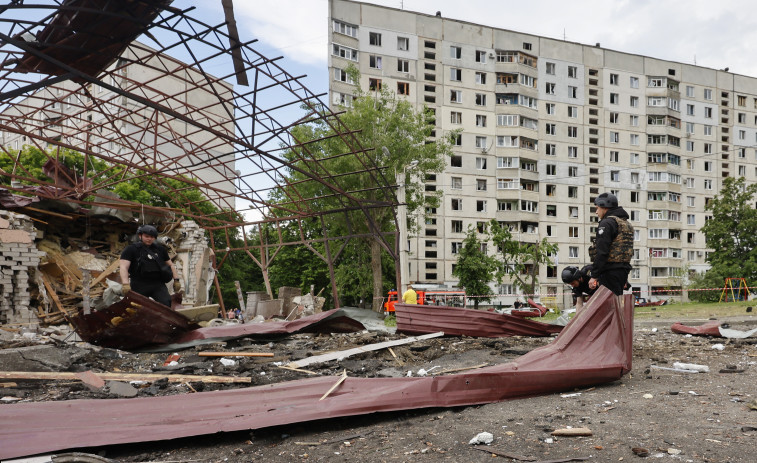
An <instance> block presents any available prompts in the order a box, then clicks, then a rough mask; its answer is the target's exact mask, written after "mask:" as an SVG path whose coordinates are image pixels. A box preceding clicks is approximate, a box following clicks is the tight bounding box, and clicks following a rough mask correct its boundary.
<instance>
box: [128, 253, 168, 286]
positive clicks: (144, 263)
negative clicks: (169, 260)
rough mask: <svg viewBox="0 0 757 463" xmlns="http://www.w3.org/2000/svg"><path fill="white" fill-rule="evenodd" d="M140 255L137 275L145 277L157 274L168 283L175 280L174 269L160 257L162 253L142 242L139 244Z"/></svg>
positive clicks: (153, 276) (152, 276)
mask: <svg viewBox="0 0 757 463" xmlns="http://www.w3.org/2000/svg"><path fill="white" fill-rule="evenodd" d="M137 249H138V251H139V257H138V258H137V262H136V264H137V275H139V276H141V277H143V278H155V277H156V275H157V274H159V276H160V281H162V282H163V283H168V282H169V281H171V280H173V271H171V267H169V266H168V265H167V264H166V263H165V262H163V261H162V260H161V259H160V254H158V253H157V252H154V251H152V250H150V248H148V247H147V246H145V245H144V244H142V243H138V244H137Z"/></svg>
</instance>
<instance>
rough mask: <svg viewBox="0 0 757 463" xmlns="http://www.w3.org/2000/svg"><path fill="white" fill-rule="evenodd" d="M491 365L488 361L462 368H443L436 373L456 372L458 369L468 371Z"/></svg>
mask: <svg viewBox="0 0 757 463" xmlns="http://www.w3.org/2000/svg"><path fill="white" fill-rule="evenodd" d="M487 365H489V364H488V363H482V364H480V365H473V366H472V367H462V368H449V369H447V370H441V371H437V372H436V373H434V374H435V375H443V374H445V373H454V372H456V371H466V370H478V369H479V368H483V367H485V366H487ZM434 368H436V367H434Z"/></svg>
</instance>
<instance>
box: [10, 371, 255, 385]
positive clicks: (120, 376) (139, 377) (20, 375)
mask: <svg viewBox="0 0 757 463" xmlns="http://www.w3.org/2000/svg"><path fill="white" fill-rule="evenodd" d="M96 374H97V376H99V377H100V378H102V379H104V380H109V381H155V380H158V379H161V378H168V381H170V382H172V383H184V382H189V381H192V382H201V383H251V382H252V379H251V378H243V377H241V376H195V375H167V374H160V373H96ZM0 379H48V380H56V379H67V380H76V379H79V377H78V376H77V373H70V372H49V371H0Z"/></svg>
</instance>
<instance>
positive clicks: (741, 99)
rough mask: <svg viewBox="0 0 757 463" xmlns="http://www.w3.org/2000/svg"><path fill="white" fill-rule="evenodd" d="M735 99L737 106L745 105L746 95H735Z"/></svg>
mask: <svg viewBox="0 0 757 463" xmlns="http://www.w3.org/2000/svg"><path fill="white" fill-rule="evenodd" d="M736 101H738V105H739V106H746V96H744V95H739V96H737V97H736Z"/></svg>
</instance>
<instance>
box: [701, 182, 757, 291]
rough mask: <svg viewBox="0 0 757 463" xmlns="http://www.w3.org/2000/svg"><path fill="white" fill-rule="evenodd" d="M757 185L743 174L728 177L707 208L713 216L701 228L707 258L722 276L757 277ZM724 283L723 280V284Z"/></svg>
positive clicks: (750, 280) (748, 278)
mask: <svg viewBox="0 0 757 463" xmlns="http://www.w3.org/2000/svg"><path fill="white" fill-rule="evenodd" d="M755 193H757V184H754V183H753V184H749V185H748V184H747V182H746V180H745V179H744V177H740V178H738V179H735V178H732V177H726V178H725V179H724V180H723V188H722V189H721V190H720V193H719V194H718V195H716V196H715V197H714V198H713V199H711V200H710V201H709V202H708V203H707V205H706V206H705V209H706V210H708V211H710V212H711V213H712V216H711V218H710V219H709V220H707V222H705V224H704V226H703V227H702V228H701V231H702V233H704V236H705V242H706V244H707V247H708V248H710V249H712V250H713V252H710V253H709V255H708V257H707V261H708V262H709V263H710V265H711V267H712V270H711V271H714V272H715V273H717V274H718V275H720V276H721V277H724V278H725V277H731V278H736V277H738V278H746V280H747V282H753V281H755V279H757V209H755V207H754V204H755ZM722 284H723V282H722V281H721V282H720V285H721V286H722Z"/></svg>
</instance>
